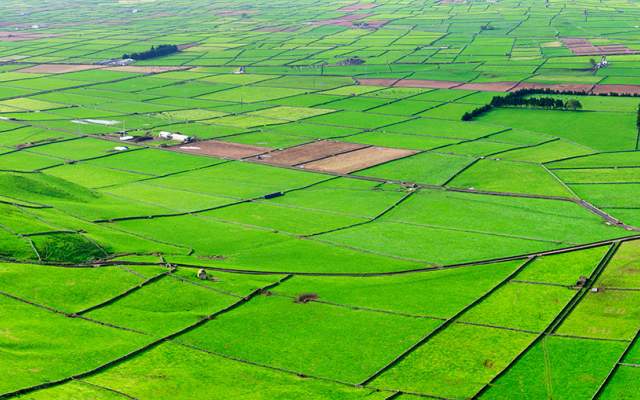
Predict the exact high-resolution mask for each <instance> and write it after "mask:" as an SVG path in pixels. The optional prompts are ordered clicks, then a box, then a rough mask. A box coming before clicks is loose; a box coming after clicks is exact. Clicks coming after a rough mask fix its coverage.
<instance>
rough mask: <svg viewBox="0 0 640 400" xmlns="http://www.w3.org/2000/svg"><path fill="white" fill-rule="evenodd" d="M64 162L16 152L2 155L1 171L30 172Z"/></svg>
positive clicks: (26, 152) (0, 157)
mask: <svg viewBox="0 0 640 400" xmlns="http://www.w3.org/2000/svg"><path fill="white" fill-rule="evenodd" d="M62 162H63V160H60V159H59V158H53V157H48V156H43V155H39V154H34V153H29V152H28V151H16V152H12V153H7V154H0V170H5V171H19V172H28V171H35V170H39V169H42V168H47V167H51V166H54V165H59V164H61V163H62Z"/></svg>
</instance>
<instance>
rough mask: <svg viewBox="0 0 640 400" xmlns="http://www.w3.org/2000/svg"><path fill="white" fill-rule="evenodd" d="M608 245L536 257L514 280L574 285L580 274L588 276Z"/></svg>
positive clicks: (607, 248)
mask: <svg viewBox="0 0 640 400" xmlns="http://www.w3.org/2000/svg"><path fill="white" fill-rule="evenodd" d="M607 250H609V247H608V246H600V247H594V248H592V249H587V250H580V251H571V252H568V253H563V254H558V255H552V256H544V257H538V258H536V259H535V260H534V261H533V262H532V263H531V264H529V265H527V267H526V268H525V269H524V270H522V271H521V272H520V273H518V275H517V276H516V277H515V279H516V280H522V281H528V282H539V283H555V284H559V285H565V286H571V285H575V284H576V283H577V282H578V281H579V279H580V277H581V276H584V277H588V276H590V275H591V274H592V273H593V271H594V270H595V268H596V267H597V266H598V263H599V262H600V261H601V260H602V258H603V257H604V255H605V254H606V252H607Z"/></svg>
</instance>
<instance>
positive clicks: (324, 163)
mask: <svg viewBox="0 0 640 400" xmlns="http://www.w3.org/2000/svg"><path fill="white" fill-rule="evenodd" d="M416 153H417V151H415V150H405V149H392V148H388V147H375V146H374V147H366V148H363V149H359V150H354V151H350V152H348V153H343V154H339V155H336V156H333V157H328V158H324V159H322V160H318V161H312V162H310V163H306V164H303V165H302V167H303V168H305V169H309V170H315V171H323V172H335V173H339V174H349V173H351V172H354V171H359V170H361V169H365V168H369V167H373V166H375V165H378V164H381V163H384V162H387V161H392V160H396V159H398V158H402V157H407V156H410V155H413V154H416Z"/></svg>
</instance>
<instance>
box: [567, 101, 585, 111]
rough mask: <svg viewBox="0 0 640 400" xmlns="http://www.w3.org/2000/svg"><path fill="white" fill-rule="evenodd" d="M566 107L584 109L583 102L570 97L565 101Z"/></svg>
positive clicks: (574, 109)
mask: <svg viewBox="0 0 640 400" xmlns="http://www.w3.org/2000/svg"><path fill="white" fill-rule="evenodd" d="M564 108H568V109H569V110H573V111H576V110H580V109H582V103H580V101H578V100H576V99H569V100H567V101H566V103H564Z"/></svg>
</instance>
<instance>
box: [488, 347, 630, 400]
mask: <svg viewBox="0 0 640 400" xmlns="http://www.w3.org/2000/svg"><path fill="white" fill-rule="evenodd" d="M625 346H626V344H625V343H620V342H606V341H600V340H588V339H572V338H563V337H553V336H548V337H545V338H544V339H542V340H541V341H540V342H538V343H536V345H535V346H533V347H532V348H531V349H529V350H528V351H527V353H526V354H525V355H524V357H522V358H521V359H520V360H518V361H517V362H516V363H515V365H513V366H512V367H511V369H509V370H508V372H507V373H506V374H504V375H503V376H502V377H500V378H499V379H498V380H497V381H496V382H494V383H493V384H492V385H491V387H490V388H489V389H488V390H487V391H486V392H485V393H484V394H483V395H482V396H480V399H483V400H487V399H507V398H519V399H542V398H554V399H559V400H562V399H566V400H570V399H577V398H580V399H582V398H585V399H586V398H590V397H591V396H593V395H594V394H595V392H596V391H597V390H598V387H599V386H600V384H601V383H602V382H603V381H604V379H605V378H606V377H607V374H608V373H609V371H610V370H611V369H612V368H613V366H614V365H615V363H616V362H617V361H618V357H620V355H621V354H622V352H623V351H624V348H625Z"/></svg>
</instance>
